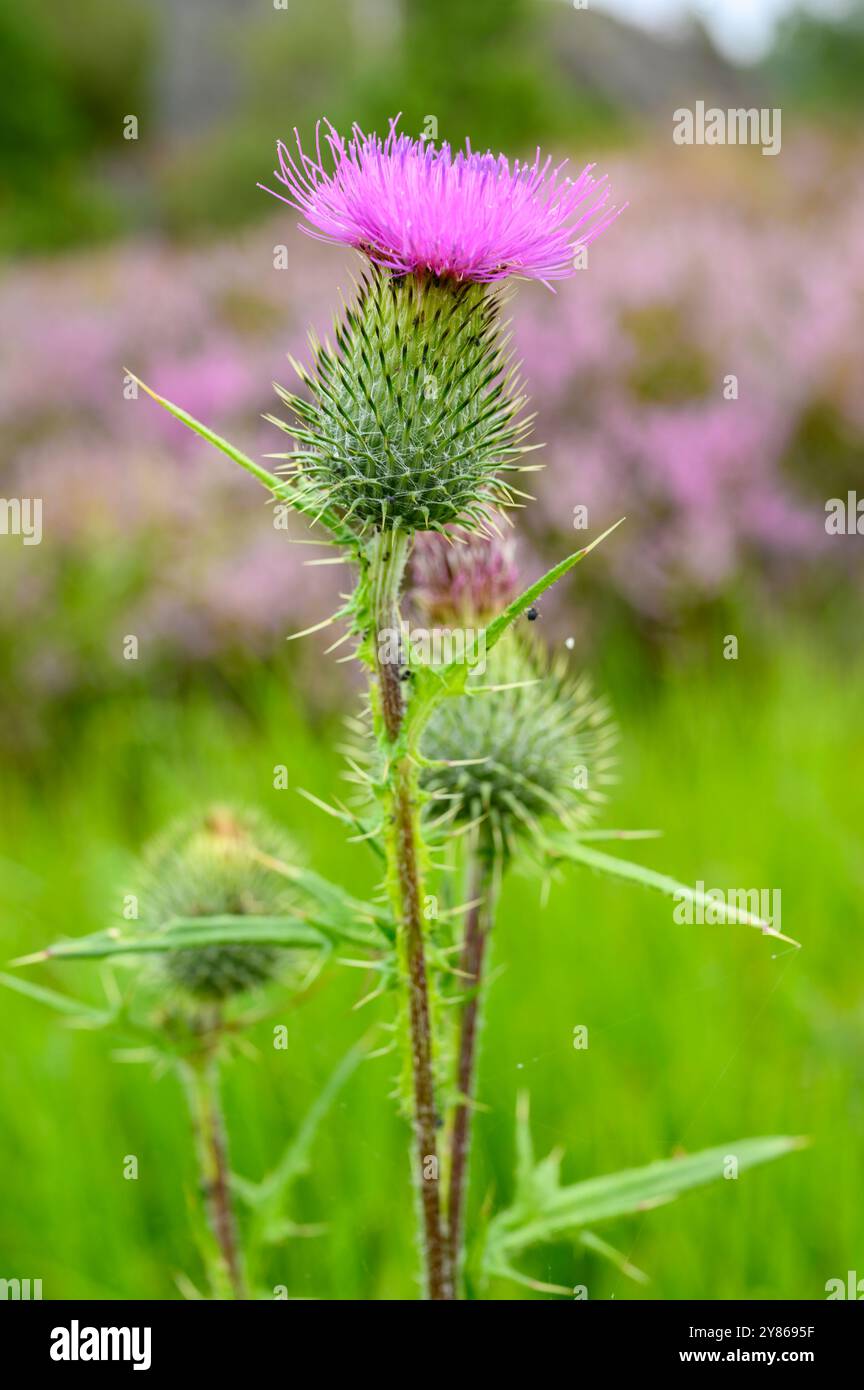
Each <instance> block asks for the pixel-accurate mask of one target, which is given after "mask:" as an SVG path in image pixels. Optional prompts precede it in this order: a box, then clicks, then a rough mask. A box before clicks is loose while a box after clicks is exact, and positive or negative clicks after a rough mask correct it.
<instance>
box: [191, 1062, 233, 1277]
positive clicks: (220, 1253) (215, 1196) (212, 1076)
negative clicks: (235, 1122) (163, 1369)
mask: <svg viewBox="0 0 864 1390" xmlns="http://www.w3.org/2000/svg"><path fill="white" fill-rule="evenodd" d="M182 1071H183V1079H184V1082H185V1084H186V1095H187V1098H188V1101H189V1112H190V1115H191V1118H192V1129H193V1132H194V1135H195V1148H196V1153H197V1156H198V1168H199V1173H200V1178H201V1190H202V1193H203V1196H204V1205H205V1209H206V1212H207V1219H208V1222H209V1225H210V1230H211V1232H212V1235H213V1239H214V1240H215V1242H216V1250H217V1258H216V1262H215V1263H216V1268H215V1269H214V1270H211V1279H212V1282H213V1284H214V1288H215V1290H216V1296H217V1297H219V1296H221V1291H224V1294H225V1296H227V1297H230V1298H234V1299H245V1298H246V1297H247V1293H246V1281H245V1277H244V1273H243V1261H242V1256H241V1253H240V1244H239V1241H238V1238H237V1225H236V1221H235V1218H234V1208H233V1205H232V1201H231V1175H230V1168H229V1163H228V1141H227V1137H226V1129H225V1116H224V1113H223V1110H222V1100H221V1096H220V1089H219V1054H218V1042H217V1044H216V1045H215V1046H212V1045H208V1046H207V1047H206V1049H205V1050H203V1051H201V1052H199V1053H197V1054H193V1055H192V1056H191V1057H189V1058H188V1059H187V1060H186V1061H185V1062H184V1063H183V1067H182Z"/></svg>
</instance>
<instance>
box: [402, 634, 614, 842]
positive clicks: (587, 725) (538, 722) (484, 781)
mask: <svg viewBox="0 0 864 1390" xmlns="http://www.w3.org/2000/svg"><path fill="white" fill-rule="evenodd" d="M529 681H530V682H532V683H531V684H525V682H529ZM514 683H515V684H514ZM484 685H485V686H487V687H488V686H492V687H494V686H505V687H506V686H512V688H510V689H497V690H496V689H490V690H486V691H482V687H483V686H484ZM472 688H473V690H474V692H475V693H472V694H468V695H465V696H461V697H459V698H458V699H456V700H448V701H445V702H444V703H443V704H442V705H440V706H439V707H438V709H437V710H436V711H435V713H434V714H433V716H432V718H431V720H430V722H429V725H428V727H427V729H426V731H425V733H424V736H423V743H422V752H423V755H424V757H425V758H428V759H430V760H435V764H434V766H432V767H430V768H427V769H426V770H425V771H424V774H423V779H422V785H423V789H424V791H426V792H427V793H429V794H430V795H431V796H432V797H433V798H434V799H433V802H432V806H433V807H438V808H439V809H441V810H442V812H443V811H444V810H446V808H447V807H448V806H449V807H450V814H451V816H452V819H453V820H454V821H456V822H461V823H463V824H466V823H473V822H477V823H478V825H479V826H480V827H481V832H482V830H485V832H486V833H487V834H488V837H489V839H490V843H491V846H492V847H493V848H494V849H495V850H496V851H497V852H499V853H504V854H510V853H512V852H513V850H514V849H515V848H516V842H517V841H518V839H519V838H520V837H521V836H523V835H528V836H529V837H534V838H536V837H537V836H538V835H542V831H541V827H540V822H541V821H542V820H543V819H547V818H549V817H554V818H555V819H556V820H558V821H559V822H563V823H564V824H565V825H568V826H572V827H576V826H578V825H580V824H583V823H584V822H586V821H587V820H589V819H590V817H591V815H592V813H593V811H594V810H595V809H596V807H597V806H598V804H599V803H600V802H602V801H603V799H604V794H603V790H602V789H603V787H604V786H605V785H607V784H608V783H609V782H610V781H611V780H612V775H611V774H612V768H613V766H614V762H613V759H612V757H611V756H610V754H611V750H612V747H613V746H614V743H615V738H616V730H615V725H614V723H613V722H612V720H611V717H610V713H609V710H608V707H607V705H606V703H605V701H603V700H601V699H598V698H596V697H595V696H594V695H593V694H592V691H591V685H590V682H589V680H588V678H587V677H586V676H581V677H579V678H578V679H576V680H574V679H573V678H572V677H571V676H569V675H568V674H567V671H566V663H564V662H561V661H553V662H551V663H550V662H549V661H548V659H547V658H546V657H545V656H544V655H542V654H540V653H538V652H537V651H536V650H535V649H533V648H532V647H531V646H530V645H529V644H528V643H527V642H525V641H524V640H523V639H522V638H521V637H519V636H516V635H508V636H507V637H505V638H504V639H503V640H502V641H501V642H500V643H499V645H498V646H497V647H496V648H495V651H494V652H493V653H492V654H491V655H490V657H489V661H488V665H487V668H486V671H485V673H484V674H483V675H482V676H478V677H475V678H474V679H473V680H472V682H471V683H470V684H469V690H470V689H472ZM477 759H482V761H474V760H477ZM469 760H470V761H469ZM466 762H469V765H468V766H465V765H462V766H459V765H458V764H465V763H466Z"/></svg>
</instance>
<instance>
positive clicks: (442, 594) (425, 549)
mask: <svg viewBox="0 0 864 1390" xmlns="http://www.w3.org/2000/svg"><path fill="white" fill-rule="evenodd" d="M518 581H519V570H518V567H517V564H516V543H515V541H513V540H511V539H509V538H507V539H502V538H500V537H498V536H478V535H475V534H474V533H473V532H470V531H466V530H464V529H463V528H462V527H461V526H451V527H450V528H449V529H448V530H446V531H444V532H438V531H422V532H421V533H420V534H419V535H418V536H417V538H416V540H415V543H414V551H413V553H412V556H411V568H410V577H409V587H410V595H411V598H412V600H413V601H414V603H415V604H416V605H417V607H418V608H420V609H422V611H423V613H424V614H425V615H426V617H428V618H429V620H430V621H431V622H434V623H448V622H453V621H456V620H459V621H464V622H471V621H472V620H475V619H477V618H481V619H486V618H489V617H492V616H494V615H495V614H496V613H499V612H500V611H501V609H502V608H504V607H506V605H507V604H508V603H509V602H510V600H511V599H513V598H515V596H516V593H517V592H518Z"/></svg>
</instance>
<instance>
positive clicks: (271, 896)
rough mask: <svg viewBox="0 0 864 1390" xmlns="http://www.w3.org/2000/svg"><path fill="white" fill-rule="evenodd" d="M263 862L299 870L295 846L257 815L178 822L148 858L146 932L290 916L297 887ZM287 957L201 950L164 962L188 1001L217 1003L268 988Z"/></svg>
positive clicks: (214, 811)
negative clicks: (196, 921)
mask: <svg viewBox="0 0 864 1390" xmlns="http://www.w3.org/2000/svg"><path fill="white" fill-rule="evenodd" d="M261 856H264V857H265V858H268V857H269V858H272V859H279V860H281V861H283V862H287V863H293V862H296V856H295V852H294V849H293V847H292V845H291V843H290V841H289V840H288V838H287V837H286V836H285V835H284V834H283V833H282V832H281V831H280V830H279V829H277V828H276V827H275V826H273V825H272V824H271V823H270V822H268V821H267V820H266V819H265V818H264V817H263V816H260V815H258V814H257V813H254V812H250V811H236V810H232V809H231V808H229V807H224V806H216V807H212V808H211V809H209V810H208V811H206V812H205V813H203V814H199V815H197V816H194V817H190V818H188V819H185V820H182V821H179V822H178V823H176V824H175V825H173V826H171V827H169V829H168V830H167V831H165V832H164V833H163V834H162V835H160V836H159V837H158V838H157V839H155V840H154V841H153V842H152V844H151V846H150V848H149V849H148V850H147V851H146V852H145V856H144V863H143V873H142V887H141V891H140V894H139V900H140V906H141V921H142V925H145V926H146V927H148V928H149V929H151V930H158V929H159V928H161V927H165V926H167V924H168V923H169V922H171V921H172V920H174V919H176V918H187V917H219V916H223V915H231V916H235V915H236V916H253V917H269V916H278V915H280V914H282V913H284V912H286V911H289V910H290V908H291V902H292V898H291V892H290V886H289V887H288V890H287V891H286V881H285V879H284V878H282V877H280V876H279V874H277V873H275V872H274V871H273V869H272V868H269V867H267V865H266V864H265V863H263V862H262V858H261ZM284 955H285V952H283V951H280V950H279V948H278V947H273V946H260V945H250V946H238V945H231V946H202V947H185V948H183V949H180V950H176V951H169V952H166V953H165V954H164V955H162V956H161V957H160V961H161V962H162V968H163V969H164V971H165V973H166V974H167V976H168V978H169V979H170V980H171V981H172V983H173V984H175V985H178V986H179V987H180V988H181V989H182V990H183V991H185V993H186V994H188V995H191V996H192V997H193V998H195V999H197V1000H200V1001H209V1002H218V1001H221V1000H225V999H228V998H229V997H230V996H231V995H234V994H239V993H240V992H242V991H244V990H249V989H254V988H255V987H256V986H259V985H263V984H265V983H266V982H267V981H268V980H270V979H271V978H272V977H273V975H274V973H275V971H276V969H277V966H278V964H279V962H280V959H281V958H282V957H284Z"/></svg>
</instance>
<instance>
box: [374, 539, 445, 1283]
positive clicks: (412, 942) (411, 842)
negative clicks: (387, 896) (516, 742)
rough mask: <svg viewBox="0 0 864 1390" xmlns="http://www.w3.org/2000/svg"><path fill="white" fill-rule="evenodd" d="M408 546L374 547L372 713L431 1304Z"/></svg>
mask: <svg viewBox="0 0 864 1390" xmlns="http://www.w3.org/2000/svg"><path fill="white" fill-rule="evenodd" d="M407 549H408V540H407V537H406V536H405V535H403V534H401V533H399V532H383V533H381V535H380V536H379V537H377V538H376V542H375V545H374V546H373V551H372V557H371V574H370V581H371V597H372V614H373V626H374V633H373V637H374V640H375V672H376V676H377V686H378V709H377V715H378V720H379V725H380V733H381V736H382V737H383V740H384V743H385V752H386V753H387V755H388V759H389V765H388V769H387V782H386V793H385V808H384V811H385V819H386V825H387V834H386V850H387V869H388V881H389V884H390V890H391V896H392V899H393V907H394V912H395V914H396V919H397V921H398V923H399V927H400V931H399V947H400V956H401V963H402V978H403V983H404V988H405V991H406V995H407V1000H406V1002H407V1015H408V1027H409V1032H410V1040H411V1080H412V1106H413V1115H412V1120H413V1127H414V1140H415V1166H416V1171H417V1184H418V1189H419V1194H420V1205H421V1210H422V1218H423V1245H424V1258H425V1266H426V1290H427V1294H428V1297H429V1298H430V1299H433V1300H436V1301H444V1300H449V1299H451V1298H452V1297H453V1279H452V1270H451V1261H450V1251H449V1246H448V1243H447V1239H446V1234H445V1232H444V1228H443V1223H442V1219H441V1201H440V1194H439V1182H438V1109H437V1105H436V1101H435V1075H434V1063H433V1032H432V1011H431V1007H430V1000H429V980H428V974H427V968H426V950H425V940H424V931H423V912H422V902H423V893H422V872H421V866H420V853H419V845H420V832H419V821H418V809H417V774H416V768H415V766H414V763H413V761H412V759H411V757H410V754H409V752H408V751H407V750H406V749H405V748H404V747H403V746H402V739H401V735H402V732H403V721H404V712H405V704H404V697H403V681H402V679H401V676H402V667H401V663H400V661H399V660H398V654H397V652H398V636H397V634H399V633H400V614H399V592H400V588H401V583H402V576H403V573H404V567H405V560H406V558H407ZM388 639H389V640H388ZM394 657H395V658H396V659H394Z"/></svg>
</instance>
